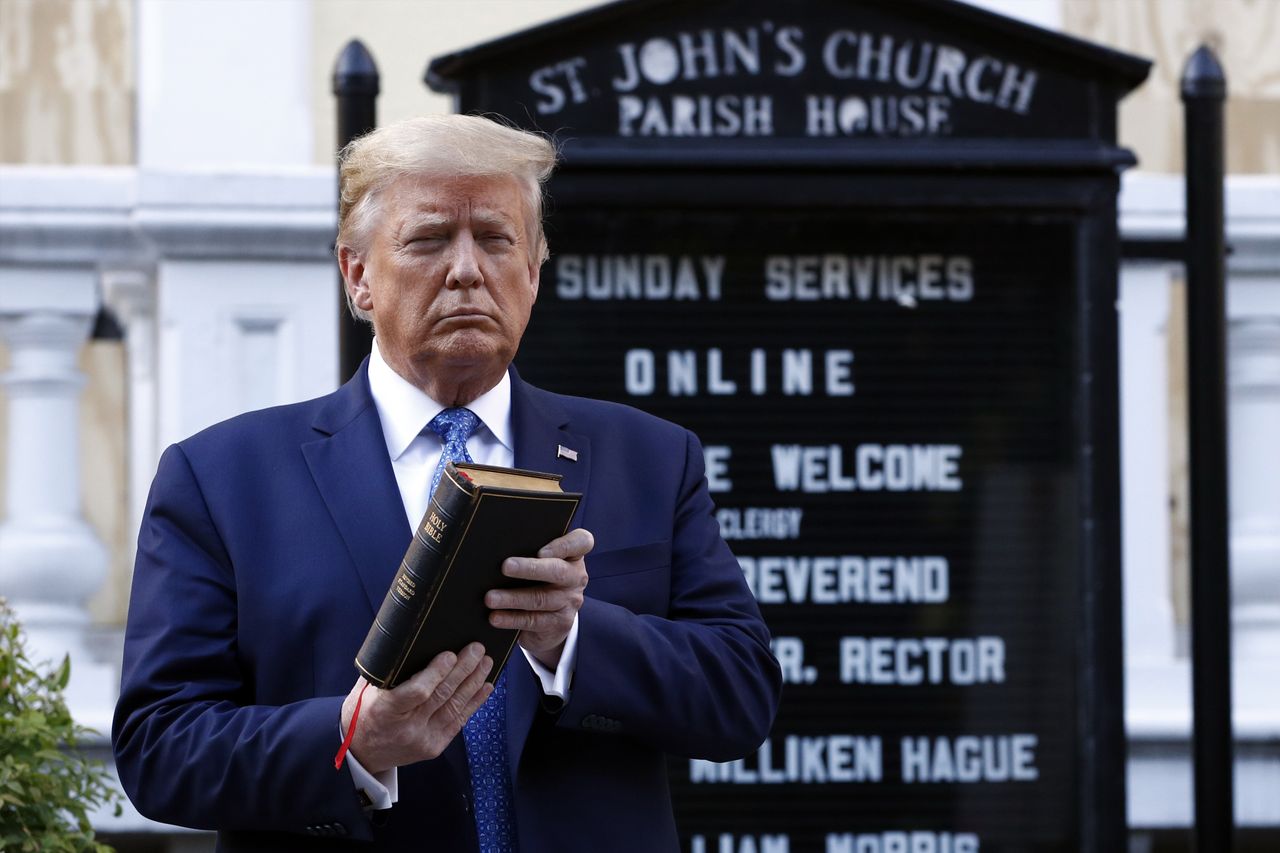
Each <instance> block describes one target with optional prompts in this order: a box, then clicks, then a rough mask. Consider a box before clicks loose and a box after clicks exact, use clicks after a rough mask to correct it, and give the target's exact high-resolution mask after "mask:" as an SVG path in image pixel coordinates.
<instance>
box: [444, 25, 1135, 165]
mask: <svg viewBox="0 0 1280 853" xmlns="http://www.w3.org/2000/svg"><path fill="white" fill-rule="evenodd" d="M1149 68H1150V63H1148V62H1147V61H1146V60H1143V59H1139V58H1136V57H1133V56H1129V55H1127V54H1122V53H1118V52H1116V51H1112V50H1109V49H1106V48H1102V47H1099V46H1097V45H1093V44H1090V43H1087V42H1083V41H1080V40H1078V39H1075V38H1071V37H1068V36H1063V35H1060V34H1058V33H1053V32H1049V31H1046V30H1042V29H1040V28H1037V27H1034V26H1030V25H1027V24H1023V23H1021V22H1018V21H1014V20H1011V19H1008V18H1004V17H1002V16H999V15H995V14H992V13H989V12H986V11H983V10H980V9H977V8H974V7H971V6H968V5H965V4H963V3H959V2H952V0H804V2H788V3H785V4H782V3H776V2H768V1H767V0H714V2H701V3H692V2H688V0H683V2H680V1H679V0H624V2H619V3H613V4H609V5H606V6H602V7H600V8H598V9H593V10H589V11H586V12H583V13H580V14H577V15H573V16H571V17H568V18H564V19H561V20H559V21H554V22H551V23H549V24H546V25H543V26H540V27H536V28H534V29H530V30H527V31H524V32H521V33H516V34H514V35H511V36H508V37H506V38H503V39H499V40H497V41H493V42H489V43H487V44H483V45H479V46H477V47H474V48H470V49H468V50H464V51H460V52H458V53H454V54H450V55H448V56H443V57H439V58H436V59H434V60H433V61H432V62H431V63H430V66H429V67H428V69H427V74H426V79H427V82H428V84H429V85H430V86H431V87H432V88H434V89H437V90H439V91H449V92H453V93H455V94H456V95H457V98H458V108H459V109H460V110H461V111H464V112H490V113H498V114H500V115H504V116H506V117H507V118H508V119H510V120H512V121H514V122H516V123H517V124H519V125H521V126H524V127H530V128H536V129H539V130H543V131H546V132H548V133H553V134H555V135H556V136H557V137H558V138H559V139H561V140H562V141H563V142H564V143H565V145H566V157H567V159H569V160H573V159H574V157H573V155H574V153H575V152H589V151H591V150H593V149H597V150H598V149H600V148H602V147H603V148H617V147H619V146H621V147H624V148H626V147H639V146H636V145H635V144H636V143H642V144H643V145H644V146H646V147H648V146H655V145H656V146H658V147H661V148H666V149H673V148H674V149H676V150H688V151H694V152H696V151H698V150H700V149H706V147H707V146H708V145H713V146H714V147H715V148H716V149H717V150H718V151H722V152H723V151H726V150H728V151H732V150H734V149H735V148H737V149H739V150H743V151H747V150H754V151H760V152H763V151H768V150H774V151H775V152H776V151H777V150H778V148H777V147H778V146H779V145H782V146H784V147H788V148H789V150H791V151H803V150H804V148H805V147H806V146H811V147H815V148H824V149H826V148H831V147H833V146H843V147H846V148H847V147H850V146H853V147H855V148H857V147H860V148H863V149H867V148H871V149H874V148H876V147H880V148H883V147H885V146H884V145H878V143H893V144H894V145H895V146H899V147H901V146H902V144H903V143H907V147H908V148H909V147H910V146H912V145H921V144H924V145H928V146H932V145H933V144H935V143H943V142H947V143H950V142H952V141H954V142H955V143H959V146H960V147H962V148H963V147H964V146H965V144H967V143H968V142H979V143H980V142H983V141H990V140H1004V141H1008V140H1022V141H1023V142H1024V143H1025V142H1042V143H1045V144H1047V145H1048V146H1049V150H1052V149H1053V148H1054V146H1059V147H1061V146H1062V145H1063V144H1065V145H1067V146H1068V147H1070V146H1072V145H1074V146H1077V147H1087V148H1090V149H1094V150H1098V149H1113V148H1114V146H1115V113H1116V104H1117V102H1118V100H1119V99H1120V98H1121V97H1122V96H1123V95H1124V94H1125V93H1127V92H1128V91H1130V90H1131V89H1133V88H1134V87H1135V86H1137V85H1138V84H1139V83H1141V82H1142V80H1143V79H1145V77H1146V75H1147V72H1148V70H1149Z"/></svg>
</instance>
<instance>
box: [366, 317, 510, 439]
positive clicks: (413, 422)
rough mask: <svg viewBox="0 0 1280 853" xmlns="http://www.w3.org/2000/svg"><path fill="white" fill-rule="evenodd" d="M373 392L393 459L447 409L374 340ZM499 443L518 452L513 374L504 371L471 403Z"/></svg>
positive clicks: (372, 358)
mask: <svg viewBox="0 0 1280 853" xmlns="http://www.w3.org/2000/svg"><path fill="white" fill-rule="evenodd" d="M369 392H370V393H371V394H372V395H373V402H374V405H375V406H377V408H378V419H379V420H380V421H382V437H383V439H384V440H385V441H386V443H387V453H388V454H389V455H390V456H391V459H392V460H393V461H394V460H397V459H399V458H400V457H401V456H402V455H403V454H404V452H405V451H406V450H408V449H409V445H410V444H412V443H413V440H414V439H415V438H417V437H418V434H419V433H421V432H422V431H423V430H424V429H425V428H426V426H427V424H429V423H430V422H431V419H432V418H434V417H435V416H436V415H438V414H440V412H442V411H444V409H446V408H447V406H444V405H442V404H440V403H438V402H436V401H435V400H433V399H431V397H429V396H427V394H426V393H425V392H424V391H422V390H421V389H420V388H418V387H417V386H415V385H413V384H411V383H410V382H409V381H408V380H407V379H405V378H404V377H403V376H401V375H400V374H398V373H396V372H395V371H394V370H392V369H391V365H389V364H387V362H386V360H385V359H383V357H382V353H381V351H379V349H378V339H377V338H376V337H375V338H374V339H373V349H372V351H371V352H370V353H369ZM467 408H468V409H470V410H471V411H473V412H475V414H476V417H478V418H479V419H480V422H481V423H483V424H484V426H485V428H486V429H488V430H489V432H490V433H491V434H492V435H493V437H494V438H495V439H497V441H498V443H499V444H501V445H502V446H503V447H505V448H507V450H510V451H512V452H513V453H514V448H513V447H512V445H511V376H510V374H508V373H507V372H505V371H504V372H503V374H502V379H500V380H499V381H498V384H497V385H495V386H493V387H492V388H490V389H489V390H488V391H486V392H484V393H483V394H481V395H480V396H479V397H477V398H476V399H474V400H472V401H471V402H470V403H468V404H467Z"/></svg>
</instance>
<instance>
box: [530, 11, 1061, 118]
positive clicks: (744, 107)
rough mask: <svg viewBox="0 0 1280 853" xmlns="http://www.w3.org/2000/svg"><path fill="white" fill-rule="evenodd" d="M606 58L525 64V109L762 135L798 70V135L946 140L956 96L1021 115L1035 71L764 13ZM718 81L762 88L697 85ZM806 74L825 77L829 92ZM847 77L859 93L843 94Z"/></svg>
mask: <svg viewBox="0 0 1280 853" xmlns="http://www.w3.org/2000/svg"><path fill="white" fill-rule="evenodd" d="M608 55H609V56H610V59H609V60H607V61H606V62H605V65H607V67H599V63H596V64H593V63H592V62H590V61H589V60H588V59H587V58H586V57H584V56H574V57H570V58H567V59H563V60H560V61H558V62H554V63H552V64H549V65H545V66H542V67H541V68H538V69H536V70H535V71H534V72H533V73H532V74H530V75H529V86H530V88H531V89H532V90H533V92H534V93H535V94H536V96H537V100H536V101H535V108H536V109H537V111H538V112H539V113H540V114H542V115H554V114H556V113H559V112H561V111H562V110H563V109H564V108H565V107H566V106H568V105H570V104H582V103H586V102H588V101H591V100H593V99H594V98H597V97H613V98H614V99H615V100H616V102H617V122H618V123H617V133H618V135H619V136H685V137H746V136H774V135H775V132H776V131H775V117H776V115H777V111H776V110H775V106H777V104H775V98H777V99H779V100H781V99H782V98H783V97H790V96H789V95H781V94H777V93H778V87H777V85H776V83H777V82H787V81H788V80H796V79H797V78H799V79H803V80H804V81H805V85H804V86H801V85H797V86H796V95H795V97H797V98H800V99H801V102H802V109H803V134H804V135H805V136H810V137H831V136H893V137H901V136H946V135H948V134H950V133H951V132H952V130H953V127H952V109H953V106H954V105H955V103H956V102H957V101H968V102H972V103H975V104H981V105H985V106H988V107H991V108H994V109H998V110H1003V111H1006V112H1012V113H1016V114H1019V115H1027V114H1028V113H1029V112H1030V110H1031V105H1032V101H1033V99H1034V97H1035V91H1036V82H1037V79H1038V77H1039V74H1038V72H1037V71H1036V70H1034V69H1031V68H1023V67H1021V66H1019V65H1017V64H1016V63H1014V62H1011V61H1009V60H1007V59H1001V58H999V57H996V56H991V55H988V54H978V55H972V56H971V55H969V54H967V53H966V52H965V51H963V50H961V49H960V48H958V47H955V46H953V45H949V44H943V43H937V42H933V41H927V40H924V39H910V38H904V37H903V36H901V35H894V34H890V33H879V32H866V31H855V30H850V29H836V30H832V31H830V32H827V33H812V32H806V31H805V29H804V28H802V27H799V26H781V25H777V26H775V24H774V23H773V22H772V21H762V22H761V23H759V24H758V25H754V26H747V27H739V28H727V27H722V28H709V29H701V30H696V31H688V32H674V33H669V34H667V35H665V36H655V37H653V38H649V39H647V40H645V41H629V42H622V43H619V44H617V45H615V46H614V49H613V51H611V52H610V53H609V54H608ZM726 79H728V80H734V81H737V80H741V81H743V83H744V84H745V83H748V82H750V81H758V88H761V89H763V88H766V87H767V88H769V89H771V90H772V93H769V92H764V91H755V92H750V91H742V92H723V91H722V89H723V88H724V86H723V84H722V83H720V84H716V87H715V88H716V91H715V92H707V91H698V90H699V89H700V88H702V86H705V85H706V83H705V81H710V80H726ZM770 79H772V80H773V81H776V82H775V85H773V86H768V84H767V82H766V81H768V80H770ZM814 80H819V81H822V80H827V81H830V85H831V88H832V90H833V91H827V92H824V91H821V90H820V88H821V87H820V85H814V84H813V81H814ZM851 81H857V82H859V83H863V84H866V91H865V92H860V93H858V94H850V93H849V92H848V84H849V83H850V82H851ZM810 87H811V88H812V89H814V91H804V90H803V89H804V88H810Z"/></svg>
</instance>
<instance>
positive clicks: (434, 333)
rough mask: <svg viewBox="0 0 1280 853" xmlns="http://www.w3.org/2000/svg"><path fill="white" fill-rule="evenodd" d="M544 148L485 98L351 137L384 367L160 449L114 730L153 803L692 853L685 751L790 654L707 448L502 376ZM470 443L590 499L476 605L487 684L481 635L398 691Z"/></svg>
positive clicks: (546, 843)
mask: <svg viewBox="0 0 1280 853" xmlns="http://www.w3.org/2000/svg"><path fill="white" fill-rule="evenodd" d="M554 159H555V153H554V149H553V148H552V146H551V145H550V143H548V142H547V141H546V140H544V139H542V138H541V137H538V136H535V135H533V134H528V133H524V132H522V131H517V130H513V129H510V128H506V127H503V126H501V125H498V124H496V123H494V122H491V121H488V120H486V119H481V118H475V117H468V116H436V117H430V118H424V119H415V120H412V121H409V122H402V123H400V124H397V125H392V126H389V127H387V128H383V129H380V130H378V131H375V132H374V133H372V134H369V135H368V136H365V137H363V138H362V139H360V140H357V141H356V142H355V143H353V144H352V145H351V146H350V147H349V148H348V150H347V151H346V152H344V159H343V167H342V176H341V190H340V192H341V202H340V211H339V237H338V260H339V265H340V267H341V269H342V274H343V277H344V279H345V280H346V285H347V294H348V297H349V300H350V303H351V306H352V310H353V311H354V312H355V313H356V314H357V315H358V316H361V317H364V318H366V319H369V320H370V321H371V322H372V323H373V327H374V332H375V347H374V352H373V354H372V355H371V356H370V359H369V360H368V361H367V362H366V363H365V365H364V366H363V367H362V368H361V370H360V371H359V372H358V373H357V375H356V376H355V377H354V378H353V379H352V380H351V381H350V382H348V383H347V384H346V385H344V386H343V387H342V388H340V389H339V390H338V391H336V392H335V393H333V394H331V395H328V396H327V397H322V398H320V399H318V400H312V401H309V402H305V403H299V404H296V405H292V406H283V407H279V408H275V409H269V410H266V411H261V412H253V413H250V414H247V415H243V416H241V417H238V418H234V419H232V420H230V421H227V422H225V423H222V424H219V425H217V426H214V427H212V428H210V429H208V430H205V431H204V432H202V433H200V434H198V435H196V436H193V437H192V438H190V439H187V440H186V441H183V442H181V443H179V444H177V445H174V446H173V447H170V448H169V449H168V450H167V451H166V452H165V454H164V456H163V458H162V459H161V461H160V466H159V470H158V471H157V474H156V479H155V483H154V485H153V486H152V491H151V496H150V499H149V501H148V505H147V510H146V516H145V519H144V521H143V525H142V530H141V532H140V535H139V541H138V559H137V565H136V568H135V574H134V585H133V593H132V598H131V602H130V608H129V622H128V629H127V633H126V638H125V660H124V671H123V678H122V686H121V697H120V703H119V706H118V708H117V712H116V719H115V725H114V727H113V740H114V746H115V754H116V762H117V767H118V769H119V772H120V778H121V781H122V782H123V784H124V786H125V789H126V791H127V792H128V793H129V796H130V798H131V799H132V800H133V802H134V803H135V804H136V805H137V806H138V808H139V810H140V811H141V812H143V813H144V814H146V815H149V816H151V817H154V818H156V819H158V820H162V821H166V822H171V823H177V824H182V825H187V826H192V827H198V828H208V829H216V830H218V832H219V842H220V847H221V849H224V850H273V851H274V850H293V849H344V848H346V847H347V846H351V847H353V848H359V847H363V846H365V843H368V842H373V843H375V844H376V846H377V849H380V850H395V851H401V850H403V851H454V850H481V851H483V853H489V851H506V850H522V851H524V853H532V851H544V850H545V851H574V850H581V851H595V850H611V851H617V850H636V851H655V850H676V849H678V841H677V837H676V830H675V825H674V821H673V818H672V813H671V805H670V798H669V794H668V791H667V782H666V756H667V755H677V756H682V757H700V758H708V759H712V760H717V761H723V760H729V759H733V758H738V757H741V756H743V755H746V754H747V753H750V752H752V751H753V750H754V749H755V748H756V747H757V746H758V745H759V744H760V742H761V741H762V740H763V739H764V738H765V737H766V736H767V735H768V732H769V729H770V726H771V725H772V722H773V718H774V714H775V712H776V709H777V702H778V696H779V690H780V677H779V673H778V667H777V664H776V662H775V661H774V659H773V657H772V655H771V653H770V650H769V635H768V631H767V630H766V628H765V626H764V624H763V622H762V621H761V618H760V614H759V610H758V608H757V607H756V604H755V601H754V599H753V598H752V596H751V594H750V592H749V590H748V589H747V587H746V585H745V583H744V581H743V577H742V573H741V571H740V569H739V568H738V565H737V562H736V560H735V559H734V558H733V556H732V554H731V553H730V552H729V549H728V547H727V546H726V545H725V543H724V541H723V540H722V539H721V537H720V534H719V528H718V525H717V524H716V522H715V520H714V517H713V515H712V504H711V500H710V498H709V496H708V493H707V485H706V481H705V478H704V475H703V460H702V449H701V447H700V445H699V444H698V441H697V439H696V438H695V437H694V436H693V435H692V434H691V433H689V432H687V431H686V430H684V429H681V428H680V427H677V426H675V425H673V424H670V423H667V422H665V421H661V420H659V419H657V418H653V417H650V416H648V415H645V414H643V413H641V412H638V411H636V410H634V409H630V408H628V407H625V406H619V405H615V404H609V403H602V402H597V401H590V400H584V399H579V398H574V397H566V396H562V395H557V394H552V393H549V392H546V391H542V390H540V389H537V388H534V387H533V386H530V385H528V384H526V383H525V382H523V381H522V380H521V379H520V378H519V376H518V375H517V374H516V372H515V370H514V369H512V368H511V367H510V364H511V361H512V359H513V357H514V356H515V353H516V349H517V347H518V345H519V343H520V338H521V336H522V335H523V332H524V329H525V326H526V324H527V323H528V320H529V316H530V311H531V309H532V307H533V303H534V300H535V298H536V296H537V292H538V271H539V268H540V266H541V264H542V262H543V261H544V260H545V258H546V256H547V248H546V243H545V240H544V239H543V236H542V226H541V206H542V205H541V187H542V185H543V183H544V182H545V180H546V178H547V177H548V176H549V174H550V172H551V168H552V166H553V164H554ZM583 357H584V358H589V357H591V354H590V353H584V354H583ZM456 429H460V430H462V431H461V432H454V430H456ZM464 444H465V451H463V450H462V447H463V446H464ZM451 448H452V450H451ZM453 452H465V454H466V456H469V457H471V458H474V460H475V461H477V462H487V463H491V464H501V465H512V464H514V465H516V466H518V467H522V468H530V469H535V470H543V471H551V472H556V473H560V474H562V475H563V477H564V481H563V483H564V486H565V488H566V489H567V490H573V491H582V492H583V493H584V499H583V502H582V504H581V506H580V508H579V511H578V516H577V517H576V519H575V520H576V523H577V524H578V525H579V526H578V527H577V529H574V530H572V531H570V532H569V533H568V534H566V535H565V536H563V537H561V538H559V539H556V540H554V541H553V542H550V543H548V544H547V545H546V546H545V547H544V548H543V549H542V551H541V552H539V554H538V555H536V556H532V557H523V556H513V557H512V558H511V559H509V560H507V561H506V562H505V563H504V566H503V570H504V572H505V573H506V574H508V575H510V576H513V577H520V578H526V579H530V580H534V581H538V582H539V583H537V584H535V585H532V586H529V587H525V588H521V589H518V590H506V591H501V590H493V591H490V592H489V593H488V594H487V596H486V604H487V605H488V606H489V607H490V608H491V615H490V619H491V621H492V622H493V624H494V625H497V626H501V627H508V628H518V629H520V630H521V634H520V649H521V652H522V654H519V655H514V656H513V658H512V660H511V661H510V662H509V664H508V666H507V668H506V670H505V671H504V673H503V677H502V679H501V680H500V681H499V688H498V690H497V692H496V693H495V695H494V696H493V697H492V699H491V697H490V693H491V691H493V689H494V688H493V687H492V686H491V685H488V684H486V682H485V677H486V675H487V674H488V672H489V670H490V668H491V666H492V661H491V660H490V659H489V658H488V657H487V656H486V655H484V649H483V647H481V646H480V645H479V644H478V643H473V644H471V645H469V646H467V647H466V648H464V649H459V650H458V651H457V653H451V652H447V653H444V654H442V655H440V656H439V657H437V658H436V659H435V660H434V661H432V662H431V664H430V665H429V666H428V667H427V668H426V669H425V670H423V671H422V672H420V673H418V674H417V675H415V676H414V677H413V678H411V679H409V680H408V681H407V682H405V683H404V684H402V685H400V686H398V687H396V688H395V689H393V690H379V689H377V688H375V687H371V686H368V685H367V684H365V682H364V680H363V679H358V678H356V677H355V669H354V666H353V664H352V659H353V657H354V655H355V652H356V650H357V649H358V648H359V646H360V644H361V642H362V641H363V639H364V635H365V633H366V631H367V630H368V627H369V624H370V622H371V621H372V619H373V615H374V611H375V610H376V608H377V606H378V605H379V604H380V603H381V601H382V598H383V595H384V594H385V592H386V589H387V586H388V585H389V583H390V581H391V578H392V576H393V575H394V573H395V570H396V568H397V566H398V564H399V560H400V556H401V554H402V553H403V551H404V549H405V547H406V545H407V543H408V541H409V538H410V536H411V525H412V524H415V523H416V522H417V520H418V519H419V517H420V516H421V514H422V511H423V509H424V507H425V505H426V502H427V499H428V496H429V495H428V492H429V489H430V484H431V480H432V475H433V473H434V472H435V471H436V470H437V469H438V467H439V466H440V465H441V464H442V461H441V460H442V457H444V456H448V455H449V454H450V453H453ZM450 458H452V457H450ZM588 554H589V555H590V556H588ZM588 578H589V579H590V585H589V586H588ZM353 682H354V684H353ZM357 708H358V709H359V712H358V714H357ZM343 733H349V746H350V749H349V752H347V753H346V761H345V763H344V764H343V765H342V767H341V768H340V769H337V770H335V767H334V764H335V760H334V754H335V752H336V751H337V750H338V748H339V742H340V741H341V740H342V735H343ZM460 733H461V734H463V735H464V736H463V737H460V736H459V735H460Z"/></svg>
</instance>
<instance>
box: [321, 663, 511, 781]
mask: <svg viewBox="0 0 1280 853" xmlns="http://www.w3.org/2000/svg"><path fill="white" fill-rule="evenodd" d="M491 669H493V660H492V659H491V658H489V657H487V656H486V655H485V653H484V646H482V645H481V644H480V643H472V644H471V645H469V646H467V647H466V648H465V649H463V650H462V653H461V654H457V655H455V654H454V653H453V652H441V653H440V654H438V655H436V656H435V658H434V659H432V661H431V663H430V664H428V665H427V668H426V669H424V670H422V671H421V672H419V673H417V674H416V675H414V676H413V677H412V678H410V679H409V680H408V681H406V682H404V683H403V684H400V685H399V686H397V687H395V688H394V689H392V690H379V689H378V688H377V687H374V686H372V685H370V686H369V689H368V690H367V691H366V692H365V696H364V703H363V704H362V705H361V707H360V719H359V721H358V722H357V723H356V732H355V735H354V736H353V738H352V741H351V752H352V753H353V754H354V755H355V757H356V758H357V759H359V761H360V766H361V767H363V768H364V769H365V770H368V771H369V772H370V773H381V772H382V771H384V770H390V769H391V768H392V767H399V766H401V765H405V764H412V763H413V762H415V761H422V760H424V759H428V758H436V757H437V756H439V755H440V753H442V752H444V749H445V747H447V746H448V745H449V743H450V742H451V741H452V740H453V739H454V738H455V737H457V735H458V732H460V731H462V727H463V725H465V724H466V722H467V719H468V718H470V716H471V715H472V714H474V713H475V712H476V710H477V709H478V708H479V707H480V706H481V705H483V704H484V701H485V700H486V699H488V698H489V694H490V693H492V692H493V685H492V684H487V683H486V682H485V678H487V677H488V675H489V670H491ZM366 683H367V682H366V681H365V679H364V676H361V677H360V678H359V679H358V680H357V681H356V685H355V687H352V688H351V692H350V693H348V694H347V698H346V699H345V700H343V702H342V731H344V732H345V731H347V728H348V727H349V726H350V725H351V715H352V713H354V711H355V706H356V699H357V697H358V696H359V695H360V691H361V689H362V688H363V687H364V686H365V684H366Z"/></svg>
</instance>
